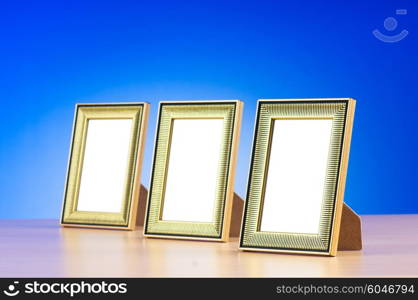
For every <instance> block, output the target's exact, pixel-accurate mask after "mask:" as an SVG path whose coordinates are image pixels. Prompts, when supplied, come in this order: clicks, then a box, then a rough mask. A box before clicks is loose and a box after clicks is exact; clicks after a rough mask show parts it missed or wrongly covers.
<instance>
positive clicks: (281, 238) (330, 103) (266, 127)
mask: <svg viewBox="0 0 418 300" xmlns="http://www.w3.org/2000/svg"><path fill="white" fill-rule="evenodd" d="M354 110H355V100H354V99H351V98H335V99H334V98H333V99H262V100H259V101H258V108H257V117H256V124H255V129H254V140H253V149H252V158H251V166H250V174H249V178H248V187H247V199H246V203H245V209H244V214H243V221H242V228H241V236H240V249H241V250H246V251H267V252H284V253H303V254H316V255H328V256H335V255H336V253H337V249H338V240H339V233H340V223H341V215H342V210H343V204H344V203H343V198H344V189H345V181H346V174H347V166H348V156H349V149H350V142H351V133H352V126H353V118H354ZM282 120H313V121H316V120H321V121H324V122H321V123H312V122H306V123H294V122H293V123H292V122H288V124H291V125H289V126H294V125H295V124H299V125H300V124H310V125H312V124H328V125H329V127H327V128H329V131H327V132H328V133H329V135H325V134H324V139H323V140H324V141H325V142H326V143H327V144H324V145H326V147H327V148H326V151H327V153H325V156H322V157H324V160H323V161H324V162H325V163H324V164H323V169H318V170H324V175H323V176H324V177H323V178H324V179H323V183H324V184H323V186H321V187H315V189H316V190H319V191H320V193H317V194H318V195H320V196H319V197H320V198H319V197H318V199H319V200H318V204H316V206H315V207H317V209H318V211H315V210H312V212H311V214H313V212H314V211H315V214H316V215H315V216H316V217H315V218H317V219H315V218H314V217H312V220H317V221H318V220H319V221H318V222H313V223H312V224H314V225H309V226H311V227H312V231H310V230H306V228H308V227H306V228H303V229H300V230H298V231H290V230H287V229H283V228H297V227H298V226H299V228H302V227H301V225H300V224H296V223H295V224H296V225H292V226H293V227H291V226H290V225H289V226H288V227H286V224H282V223H283V222H285V220H287V216H286V210H282V211H280V210H275V211H272V210H270V211H267V210H266V211H264V208H266V207H265V205H266V204H265V203H264V201H265V199H266V197H267V196H266V194H267V192H269V193H270V194H271V193H272V192H270V191H273V190H274V191H280V184H281V183H280V181H278V180H276V181H275V182H274V184H275V185H276V187H269V190H267V183H268V178H269V173H270V171H271V173H272V174H280V173H279V172H280V171H277V170H276V169H278V168H280V167H283V170H284V168H285V166H286V159H285V160H283V159H281V160H279V158H275V164H274V166H275V168H276V169H274V170H273V169H270V168H269V164H270V161H272V159H273V156H271V155H272V143H273V133H274V132H275V130H274V127H275V126H276V125H275V124H276V122H277V121H278V122H281V123H277V124H282V125H280V126H283V124H285V123H283V122H282ZM299 125H298V126H299ZM328 125H327V126H328ZM321 126H322V125H321ZM279 128H280V127H279ZM281 128H282V129H283V130H282V131H281V133H280V132H279V133H277V132H276V135H277V136H279V134H281V136H285V135H284V133H283V132H284V128H285V127H281ZM289 128H291V127H289ZM315 128H316V127H315ZM318 128H319V127H318ZM321 128H322V127H321ZM323 128H325V127H323ZM312 130H313V129H312ZM308 131H309V130H308ZM301 132H303V131H301ZM276 135H274V136H276ZM275 138H276V137H275ZM292 139H293V140H294V139H297V136H290V137H289V141H292ZM325 142H324V143H325ZM295 143H296V142H295ZM311 144H312V145H315V144H316V143H315V142H314V143H311ZM318 144H320V143H319V142H318ZM275 145H276V146H274V147H276V148H275V149H276V150H275V152H274V153H275V154H274V155H276V156H277V157H278V156H279V155H283V153H291V152H286V151H285V150H283V149H284V148H285V146H286V145H285V142H284V140H282V143H278V142H275ZM280 147H281V148H280ZM289 147H290V146H289ZM314 148H315V147H314ZM277 149H281V150H280V151H279V150H277ZM303 149H305V150H306V151H314V150H312V149H309V147H305V148H303ZM323 149H325V148H323ZM290 150H292V149H290ZM293 150H298V151H295V153H302V152H301V151H299V150H300V149H293ZM305 150H304V151H305ZM324 151H325V150H324ZM324 151H323V152H324ZM305 153H306V152H305ZM318 153H319V152H318ZM295 155H296V154H295ZM312 155H313V154H312ZM277 161H280V162H281V164H278V163H276V162H277ZM290 161H292V160H290ZM318 165H321V164H318ZM277 166H278V167H277ZM303 167H304V166H303V165H302V166H301V168H303ZM289 170H290V172H289V173H292V172H293V170H292V166H290V168H289ZM307 173H308V172H307ZM318 174H319V173H318ZM271 176H273V175H271ZM274 176H276V175H274ZM280 176H281V177H280ZM280 176H279V175H277V176H276V177H274V178H286V176H288V177H290V178H298V177H297V176H296V175H292V174H284V175H280ZM283 176H284V177H283ZM292 176H294V177H292ZM321 176H322V175H321ZM307 178H308V177H307ZM311 178H313V177H311ZM271 180H274V179H271ZM286 180H287V179H285V180H283V182H287V181H286ZM289 180H291V179H289ZM315 180H316V179H315ZM307 182H308V181H307ZM271 184H273V183H271ZM283 184H284V183H283ZM295 187H296V188H294V189H293V190H290V192H289V194H288V195H290V194H291V193H295V194H297V193H301V194H302V193H303V192H304V191H305V190H307V191H310V190H309V188H307V187H306V186H303V185H299V183H298V182H295ZM286 188H287V187H284V188H283V189H284V190H286ZM319 188H320V189H319ZM296 189H298V191H297V192H296V191H295V190H296ZM299 190H300V192H299ZM270 194H269V196H268V197H269V201H273V202H274V201H276V203H275V204H274V205H276V206H268V207H282V208H283V207H286V205H287V204H285V202H286V200H288V201H290V199H293V198H292V197H293V196H289V197H288V198H286V197H284V196H281V195H282V194H281V192H276V194H271V195H273V196H270ZM283 195H284V194H283ZM309 195H311V194H309ZM312 195H313V194H312ZM315 195H316V194H315ZM310 197H311V196H308V197H305V198H304V199H306V201H311V200H310V199H309V198H310ZM312 198H313V196H312ZM270 199H273V200H270ZM279 199H280V200H282V201H279ZM292 201H293V200H292ZM312 201H313V200H312ZM279 202H280V203H282V204H280V205H281V206H278V204H277V203H279ZM294 203H295V202H293V203H292V204H289V205H287V206H289V207H290V206H292V205H293V206H292V208H291V209H293V210H292V212H293V211H296V212H298V211H301V212H302V207H300V206H297V205H296V204H294ZM301 203H302V202H301ZM294 207H296V210H295V208H294ZM291 209H290V208H289V211H291ZM304 209H305V208H304ZM279 213H281V214H279ZM304 213H306V214H309V213H310V212H309V211H308V212H304ZM264 214H266V215H271V216H273V217H276V221H271V222H272V223H273V222H276V225H275V226H276V228H279V229H278V230H277V231H276V230H275V229H274V228H275V227H274V226H273V225H271V226H270V225H269V224H268V225H269V226H270V227H268V226H267V225H266V226H264V228H273V230H272V229H268V230H267V229H263V226H262V222H264V220H263V215H264ZM279 215H280V216H282V217H281V219H280V217H279ZM288 216H289V219H290V218H291V216H293V215H291V214H289V215H288ZM277 218H279V220H277ZM268 220H271V218H270V219H268ZM266 222H267V221H266ZM281 222H282V223H281ZM295 222H297V221H295ZM303 222H305V221H302V223H303ZM306 222H308V221H306ZM277 224H279V225H277ZM315 224H317V225H315ZM316 226H317V227H316Z"/></svg>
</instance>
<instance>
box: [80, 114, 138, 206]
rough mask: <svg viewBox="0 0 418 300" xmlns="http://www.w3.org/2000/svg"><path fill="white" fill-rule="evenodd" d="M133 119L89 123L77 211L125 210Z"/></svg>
mask: <svg viewBox="0 0 418 300" xmlns="http://www.w3.org/2000/svg"><path fill="white" fill-rule="evenodd" d="M131 127H132V120H130V119H109V120H89V122H88V129H87V137H86V147H85V152H84V163H83V169H82V170H83V171H82V174H81V181H80V192H79V197H78V205H77V210H79V211H95V212H111V213H118V212H120V211H121V209H122V200H123V197H124V195H125V190H124V189H125V183H126V182H125V181H126V174H127V167H128V155H129V143H130V135H131Z"/></svg>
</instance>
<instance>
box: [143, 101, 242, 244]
mask: <svg viewBox="0 0 418 300" xmlns="http://www.w3.org/2000/svg"><path fill="white" fill-rule="evenodd" d="M242 106H243V103H242V102H241V101H238V100H231V101H229V100H227V101H171V102H161V103H160V108H159V117H158V123H157V130H156V138H155V149H154V160H153V166H152V175H151V183H150V191H149V193H148V202H147V211H146V220H145V224H144V235H145V236H146V237H159V238H176V239H192V240H208V241H226V240H227V239H228V236H229V227H230V218H231V207H232V200H233V195H234V189H233V186H234V177H235V166H236V159H237V150H238V139H239V131H240V125H241V114H242Z"/></svg>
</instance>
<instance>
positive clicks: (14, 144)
mask: <svg viewBox="0 0 418 300" xmlns="http://www.w3.org/2000/svg"><path fill="white" fill-rule="evenodd" d="M0 6H1V7H0V36H1V42H0V43H1V44H0V46H1V47H0V70H1V71H0V86H1V118H0V122H1V123H0V169H1V173H0V217H1V218H37V217H39V218H57V217H58V216H59V213H60V209H61V200H62V192H63V187H64V179H65V173H66V163H67V156H68V149H69V143H70V134H71V132H70V131H71V125H72V124H71V123H72V118H73V109H74V104H75V103H76V102H101V101H103V102H107V101H148V102H150V103H151V105H152V113H151V118H150V128H149V131H148V140H147V145H146V153H145V161H144V170H143V182H144V183H145V185H146V186H148V183H149V173H150V166H151V156H152V148H153V137H154V129H155V121H156V113H157V106H158V105H157V104H158V101H160V100H189V99H190V100H192V99H241V100H243V101H245V112H244V122H243V134H242V138H241V145H240V155H239V163H238V165H239V166H238V173H237V181H236V190H237V192H238V193H239V194H240V195H242V196H245V195H244V194H245V187H246V181H247V173H248V167H249V157H250V147H251V146H250V144H251V139H252V130H253V122H254V116H255V105H256V99H258V98H300V97H306V98H310V97H353V98H356V99H357V101H358V102H357V112H356V118H355V125H354V133H353V140H352V151H351V157H350V166H349V173H348V179H347V188H346V194H345V197H346V198H345V199H346V201H347V203H348V204H350V205H351V206H352V207H353V208H354V209H356V210H357V211H358V212H359V213H362V214H366V213H367V214H378V213H379V214H380V213H385V214H386V213H418V202H417V197H416V195H415V186H416V182H417V179H418V178H417V159H416V155H417V153H418V151H417V148H418V147H417V143H418V136H417V125H416V122H417V121H416V118H417V113H418V104H417V101H418V81H417V78H418V55H417V53H418V42H417V33H418V26H417V22H418V17H417V14H418V1H357V2H356V1H260V0H258V1H242V0H240V1H225V0H224V1H207V2H203V1H149V2H142V1H123V0H118V1H97V2H94V1H86V0H85V1H27V2H23V1H2V2H1V4H0ZM396 9H407V14H406V15H405V14H403V15H397V14H396ZM387 17H393V18H395V19H396V20H397V22H398V24H397V27H396V28H394V27H395V26H394V25H396V24H395V23H394V21H393V19H388V20H387V22H386V28H385V26H384V24H383V22H384V20H385V19H386V18H387ZM390 25H391V26H390ZM374 29H379V30H380V31H381V32H382V33H383V34H386V35H394V34H398V33H399V32H401V31H402V30H403V29H405V30H408V31H409V35H408V36H407V37H406V38H405V39H403V40H401V41H399V42H397V43H385V42H382V41H380V40H378V39H377V38H375V37H374V35H373V34H372V31H373V30H374ZM387 29H392V31H390V30H387Z"/></svg>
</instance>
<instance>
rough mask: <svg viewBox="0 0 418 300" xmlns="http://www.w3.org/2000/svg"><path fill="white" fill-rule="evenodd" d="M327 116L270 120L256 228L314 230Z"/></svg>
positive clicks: (319, 203)
mask: <svg viewBox="0 0 418 300" xmlns="http://www.w3.org/2000/svg"><path fill="white" fill-rule="evenodd" d="M331 130H332V120H331V119H300V120H281V119H280V120H274V128H273V137H272V144H271V152H270V163H269V167H268V175H267V183H266V190H265V198H264V206H263V212H262V219H261V225H260V230H261V231H272V232H291V233H308V234H318V232H319V219H320V215H321V208H322V200H323V192H324V186H325V177H326V168H327V161H328V153H329V146H330V140H331Z"/></svg>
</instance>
